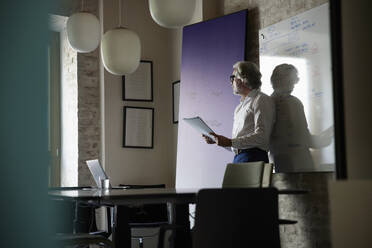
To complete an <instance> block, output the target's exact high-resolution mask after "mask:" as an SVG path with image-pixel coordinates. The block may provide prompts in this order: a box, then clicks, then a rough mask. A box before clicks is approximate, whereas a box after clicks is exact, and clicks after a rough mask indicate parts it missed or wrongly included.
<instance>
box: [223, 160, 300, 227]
mask: <svg viewBox="0 0 372 248" xmlns="http://www.w3.org/2000/svg"><path fill="white" fill-rule="evenodd" d="M272 173H273V164H271V163H264V162H263V161H258V162H249V163H236V164H233V163H230V164H227V167H226V170H225V175H224V178H223V182H222V187H223V188H247V187H248V188H262V187H270V186H271V179H272ZM296 223H297V221H295V220H287V219H280V220H279V224H281V225H291V224H296Z"/></svg>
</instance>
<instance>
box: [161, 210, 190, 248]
mask: <svg viewBox="0 0 372 248" xmlns="http://www.w3.org/2000/svg"><path fill="white" fill-rule="evenodd" d="M167 208H168V223H169V224H176V225H178V226H184V227H185V228H180V229H179V230H177V231H176V232H173V234H172V235H173V237H172V238H171V240H172V241H173V242H171V244H170V245H171V247H172V248H173V247H175V248H190V247H191V243H192V242H191V233H190V220H189V205H188V204H174V203H167Z"/></svg>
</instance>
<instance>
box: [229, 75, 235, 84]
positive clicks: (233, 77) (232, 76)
mask: <svg viewBox="0 0 372 248" xmlns="http://www.w3.org/2000/svg"><path fill="white" fill-rule="evenodd" d="M234 80H235V75H231V76H230V83H233V82H234Z"/></svg>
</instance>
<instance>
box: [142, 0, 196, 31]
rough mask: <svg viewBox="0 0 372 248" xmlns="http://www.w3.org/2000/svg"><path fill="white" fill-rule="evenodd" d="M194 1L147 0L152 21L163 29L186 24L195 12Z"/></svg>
mask: <svg viewBox="0 0 372 248" xmlns="http://www.w3.org/2000/svg"><path fill="white" fill-rule="evenodd" d="M195 5H196V0H149V8H150V13H151V16H152V19H154V21H155V22H156V23H157V24H159V25H160V26H162V27H165V28H179V27H182V26H185V25H186V24H188V23H189V22H190V21H191V19H192V17H193V16H194V12H195Z"/></svg>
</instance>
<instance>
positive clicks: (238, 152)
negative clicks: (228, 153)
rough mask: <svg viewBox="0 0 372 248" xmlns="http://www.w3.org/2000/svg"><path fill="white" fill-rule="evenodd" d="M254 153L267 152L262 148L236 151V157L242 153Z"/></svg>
mask: <svg viewBox="0 0 372 248" xmlns="http://www.w3.org/2000/svg"><path fill="white" fill-rule="evenodd" d="M254 151H256V152H258V151H260V152H265V151H264V150H262V149H260V148H257V147H254V148H249V149H238V150H237V151H236V155H238V154H240V153H244V152H254Z"/></svg>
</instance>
